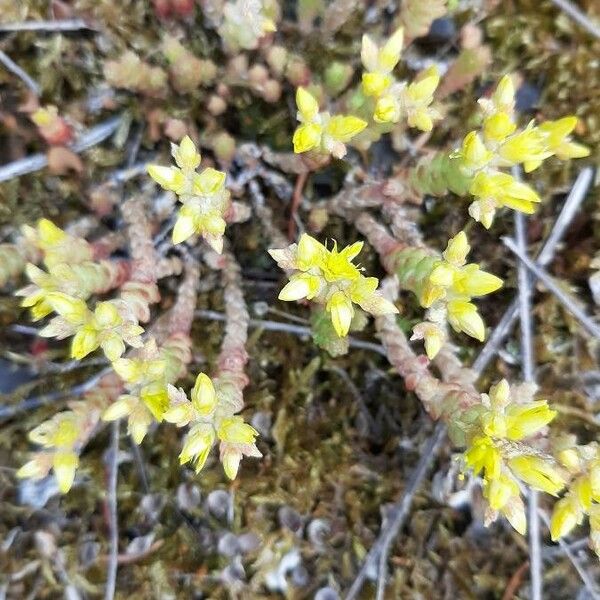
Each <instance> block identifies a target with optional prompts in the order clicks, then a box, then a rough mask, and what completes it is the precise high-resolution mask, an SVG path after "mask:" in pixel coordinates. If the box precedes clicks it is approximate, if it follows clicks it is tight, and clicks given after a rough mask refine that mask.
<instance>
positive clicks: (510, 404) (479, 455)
mask: <svg viewBox="0 0 600 600" xmlns="http://www.w3.org/2000/svg"><path fill="white" fill-rule="evenodd" d="M532 391H533V390H527V389H523V388H521V389H517V390H513V391H512V394H511V390H510V388H509V385H508V382H507V381H506V380H504V379H503V380H502V381H500V382H499V383H498V384H497V385H494V386H492V387H491V388H490V391H489V395H488V394H482V402H481V404H480V405H478V406H476V407H473V408H472V409H470V412H472V413H473V414H472V415H471V416H470V420H471V423H472V425H471V436H470V441H469V443H468V446H467V449H466V451H465V453H464V463H465V466H466V467H467V468H469V469H472V471H473V473H474V474H475V475H478V474H481V475H482V477H483V494H484V496H485V498H486V499H487V501H488V502H489V507H490V511H491V512H490V513H489V514H488V520H490V521H491V520H493V519H494V518H495V517H496V514H497V512H500V513H501V514H503V515H504V516H505V517H506V518H507V519H508V520H509V522H510V524H511V525H512V526H513V527H514V528H515V529H516V530H517V531H518V532H519V533H521V534H524V533H525V529H526V518H525V511H524V506H523V501H522V499H521V496H520V491H519V485H518V482H519V481H522V482H524V483H527V484H528V485H530V486H531V487H532V488H534V489H537V490H541V491H544V492H546V493H548V494H551V495H553V496H556V495H557V494H558V492H560V490H561V489H563V488H564V486H565V479H564V476H563V471H562V469H561V468H560V466H559V465H558V464H557V463H556V462H555V461H554V460H553V459H552V457H550V456H548V455H545V454H542V453H540V452H539V451H537V450H534V449H533V448H532V447H530V446H529V445H528V444H527V443H526V442H524V441H523V440H525V439H526V438H529V437H531V436H532V435H534V434H536V433H538V432H539V431H540V430H541V429H542V428H543V427H545V426H546V425H547V424H548V423H549V422H550V421H552V419H553V418H554V416H555V415H556V412H555V411H553V410H551V409H550V408H549V407H548V404H547V403H546V401H545V400H537V401H534V400H532V398H531V396H532ZM517 397H518V398H517ZM517 400H520V402H517Z"/></svg>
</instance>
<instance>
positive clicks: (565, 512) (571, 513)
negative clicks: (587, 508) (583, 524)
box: [550, 496, 582, 542]
mask: <svg viewBox="0 0 600 600" xmlns="http://www.w3.org/2000/svg"><path fill="white" fill-rule="evenodd" d="M581 518H582V515H581V511H580V510H579V507H578V506H577V504H576V503H575V502H573V499H572V498H571V497H570V496H566V497H565V498H561V499H560V500H559V501H558V502H557V503H556V504H555V505H554V509H553V511H552V518H551V520H550V535H551V537H552V541H554V542H556V541H557V540H559V539H560V538H561V537H564V536H565V535H567V534H568V533H569V532H570V531H571V530H572V529H573V528H574V527H575V526H576V525H577V524H578V523H579V522H580V521H581Z"/></svg>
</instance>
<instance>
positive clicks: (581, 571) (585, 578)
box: [538, 508, 600, 600]
mask: <svg viewBox="0 0 600 600" xmlns="http://www.w3.org/2000/svg"><path fill="white" fill-rule="evenodd" d="M538 515H539V517H540V519H541V520H542V522H543V523H544V525H545V526H546V527H547V528H548V529H550V517H548V515H547V514H546V512H545V511H544V510H543V509H541V508H540V509H538ZM558 545H559V546H560V548H561V550H562V551H563V552H564V553H565V555H566V556H567V558H568V559H569V560H570V561H571V564H572V565H573V567H574V568H575V570H576V571H577V574H578V575H579V577H580V578H581V581H582V582H583V584H584V585H585V587H586V588H587V591H588V592H589V594H590V596H591V597H592V598H593V599H594V600H600V594H599V593H598V588H597V587H596V584H595V582H594V580H593V579H592V578H591V577H590V575H589V574H588V572H587V571H586V570H585V568H584V566H583V565H582V564H581V563H580V562H579V559H578V558H577V557H576V556H575V554H574V553H573V550H571V547H570V546H569V544H567V542H565V540H564V539H562V538H559V540H558Z"/></svg>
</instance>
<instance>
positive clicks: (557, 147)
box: [539, 115, 590, 160]
mask: <svg viewBox="0 0 600 600" xmlns="http://www.w3.org/2000/svg"><path fill="white" fill-rule="evenodd" d="M576 125H577V117H575V116H572V115H571V116H568V117H563V118H562V119H558V120H557V121H546V122H545V123H542V124H541V125H540V126H539V130H540V132H541V133H542V134H543V135H544V141H545V144H546V147H547V148H548V151H549V152H551V153H552V154H554V155H556V156H557V157H558V158H560V159H561V160H568V159H570V158H583V157H585V156H589V154H590V150H589V148H587V147H586V146H584V145H583V144H578V143H576V142H573V141H571V139H570V135H571V133H572V132H573V130H574V129H575V126H576Z"/></svg>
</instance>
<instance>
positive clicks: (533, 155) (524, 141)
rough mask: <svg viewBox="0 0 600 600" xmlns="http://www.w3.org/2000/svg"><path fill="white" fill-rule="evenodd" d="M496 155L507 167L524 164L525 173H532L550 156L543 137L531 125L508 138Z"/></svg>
mask: <svg viewBox="0 0 600 600" xmlns="http://www.w3.org/2000/svg"><path fill="white" fill-rule="evenodd" d="M498 154H499V155H500V156H501V157H502V158H503V159H504V161H505V162H506V164H507V165H515V164H519V163H524V169H525V172H526V173H529V172H530V171H533V170H534V169H536V168H537V167H538V166H539V165H540V164H541V163H542V161H543V160H544V159H545V158H548V157H549V156H552V153H551V152H548V150H547V149H546V144H545V140H544V136H543V135H542V134H541V132H540V130H539V129H538V128H537V127H534V126H533V124H532V123H530V124H529V126H528V127H527V129H525V130H523V131H521V132H519V133H516V134H514V135H512V136H511V137H510V138H508V139H507V140H506V141H505V142H504V143H503V144H502V145H501V146H500V148H499V150H498Z"/></svg>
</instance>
